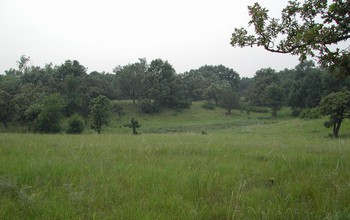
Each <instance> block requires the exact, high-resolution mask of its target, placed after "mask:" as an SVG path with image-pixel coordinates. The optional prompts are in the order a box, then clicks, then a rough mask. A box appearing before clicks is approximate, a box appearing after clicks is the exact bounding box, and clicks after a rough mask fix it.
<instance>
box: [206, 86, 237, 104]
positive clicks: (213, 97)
mask: <svg viewBox="0 0 350 220" xmlns="http://www.w3.org/2000/svg"><path fill="white" fill-rule="evenodd" d="M230 90H232V89H231V87H230V85H229V84H228V83H224V82H223V83H212V84H210V86H209V87H208V88H207V89H206V90H205V93H204V95H205V98H206V100H207V101H208V103H212V101H214V103H212V104H215V105H219V101H220V97H222V96H223V93H225V92H227V91H230Z"/></svg>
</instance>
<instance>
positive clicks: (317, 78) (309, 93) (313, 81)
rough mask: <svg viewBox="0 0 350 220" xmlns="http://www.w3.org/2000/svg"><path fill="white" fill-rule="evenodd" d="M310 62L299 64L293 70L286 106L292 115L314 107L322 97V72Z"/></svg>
mask: <svg viewBox="0 0 350 220" xmlns="http://www.w3.org/2000/svg"><path fill="white" fill-rule="evenodd" d="M314 66H315V65H314V63H313V62H311V61H308V62H303V63H300V64H299V65H297V66H296V67H295V69H294V70H293V78H292V83H291V86H290V89H289V94H288V104H289V106H291V107H292V109H293V111H294V113H293V114H294V115H295V116H298V114H299V113H300V112H301V111H302V110H303V109H305V108H314V107H316V106H317V105H318V104H319V103H320V100H321V97H322V71H321V70H320V69H318V68H315V67H314Z"/></svg>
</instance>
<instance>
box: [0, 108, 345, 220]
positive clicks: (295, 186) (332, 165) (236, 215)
mask: <svg viewBox="0 0 350 220" xmlns="http://www.w3.org/2000/svg"><path fill="white" fill-rule="evenodd" d="M124 107H125V110H126V111H127V112H133V113H128V114H126V115H124V116H123V117H122V119H121V120H117V119H116V118H114V120H113V121H112V122H111V123H110V125H109V126H108V127H107V128H104V130H103V131H102V134H100V135H97V134H95V133H92V132H90V131H88V130H86V131H85V133H84V134H82V135H65V134H59V135H40V134H30V133H1V134H0V219H349V218H350V199H349V198H350V143H349V138H348V137H349V134H350V131H349V129H350V123H349V122H348V121H345V122H344V125H343V127H342V128H341V133H342V134H341V137H340V138H337V139H334V138H331V137H329V134H330V133H331V130H330V129H326V128H324V127H323V121H324V119H317V120H301V119H298V118H292V117H290V116H289V115H290V111H289V110H288V109H284V110H283V111H282V112H280V113H279V115H278V117H277V119H273V118H271V117H270V115H269V114H268V113H251V115H250V119H248V117H247V115H246V113H244V112H240V111H238V110H235V111H233V114H231V115H226V114H225V110H223V109H216V110H204V109H202V108H201V103H194V104H193V106H192V108H191V109H187V110H184V111H179V112H178V111H174V110H168V111H164V112H162V113H161V114H159V115H140V114H137V113H136V112H135V111H134V109H133V108H134V107H133V106H132V105H131V104H128V103H124ZM133 114H135V115H136V118H137V119H138V120H139V123H140V124H141V128H140V129H139V131H140V133H141V134H140V135H131V131H130V129H129V128H125V127H123V126H122V125H123V124H125V123H127V122H128V121H129V120H130V117H131V116H132V115H133Z"/></svg>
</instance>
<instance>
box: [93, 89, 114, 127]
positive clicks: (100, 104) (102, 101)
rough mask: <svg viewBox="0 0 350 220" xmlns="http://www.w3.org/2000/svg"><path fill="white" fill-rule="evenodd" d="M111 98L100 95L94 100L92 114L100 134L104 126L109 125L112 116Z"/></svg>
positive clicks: (94, 124)
mask: <svg viewBox="0 0 350 220" xmlns="http://www.w3.org/2000/svg"><path fill="white" fill-rule="evenodd" d="M109 103H110V100H109V99H108V98H107V97H105V96H102V95H100V96H98V97H97V98H94V99H93V100H92V104H91V115H92V119H93V121H92V125H93V128H94V129H95V130H96V131H97V133H98V134H100V133H101V130H102V126H103V125H107V124H108V121H109V116H110V104H109Z"/></svg>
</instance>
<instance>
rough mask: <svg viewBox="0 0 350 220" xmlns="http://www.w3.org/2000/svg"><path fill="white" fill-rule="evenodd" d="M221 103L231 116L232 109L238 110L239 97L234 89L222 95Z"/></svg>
mask: <svg viewBox="0 0 350 220" xmlns="http://www.w3.org/2000/svg"><path fill="white" fill-rule="evenodd" d="M219 103H220V105H221V106H222V107H224V108H225V109H227V114H231V109H233V108H237V107H238V105H239V100H238V95H237V93H236V92H234V91H233V89H232V88H228V89H226V90H224V91H223V93H222V94H221V96H220V101H219Z"/></svg>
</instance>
